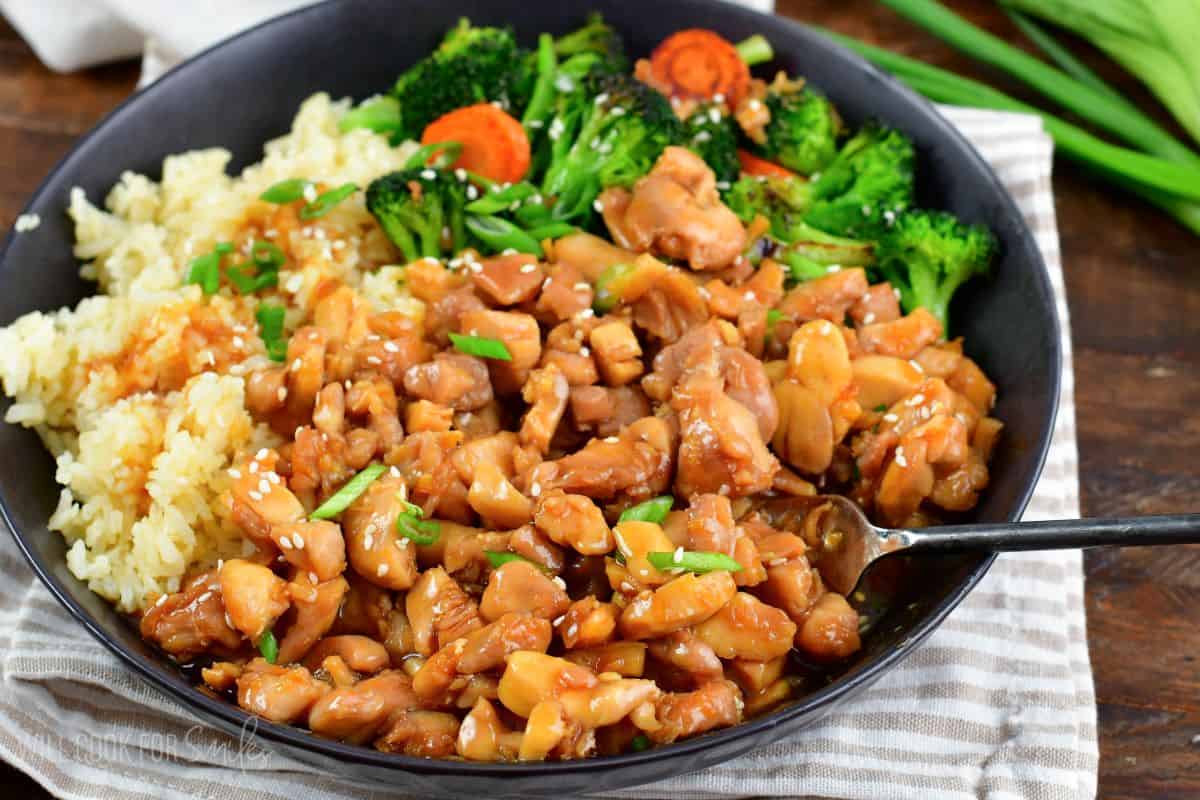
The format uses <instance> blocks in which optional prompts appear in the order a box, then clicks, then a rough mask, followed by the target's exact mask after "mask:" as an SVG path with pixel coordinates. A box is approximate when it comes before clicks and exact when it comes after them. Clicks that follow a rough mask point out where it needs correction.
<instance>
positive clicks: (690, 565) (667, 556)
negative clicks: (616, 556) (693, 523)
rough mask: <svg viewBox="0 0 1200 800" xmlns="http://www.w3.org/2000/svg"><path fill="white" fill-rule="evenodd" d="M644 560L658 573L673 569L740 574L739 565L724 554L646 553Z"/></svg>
mask: <svg viewBox="0 0 1200 800" xmlns="http://www.w3.org/2000/svg"><path fill="white" fill-rule="evenodd" d="M646 560H647V561H649V562H650V566H652V567H654V568H655V569H657V570H659V571H660V572H668V571H670V570H673V569H678V570H683V571H684V572H696V573H705V572H716V571H718V570H728V571H729V572H740V571H741V569H742V565H741V564H739V563H738V562H736V561H734V560H733V559H732V558H730V557H729V556H727V555H725V554H724V553H705V552H696V551H690V550H676V551H675V552H673V553H646Z"/></svg>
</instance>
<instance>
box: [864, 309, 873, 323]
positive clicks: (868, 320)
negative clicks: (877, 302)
mask: <svg viewBox="0 0 1200 800" xmlns="http://www.w3.org/2000/svg"><path fill="white" fill-rule="evenodd" d="M874 321H875V312H874V311H868V312H867V313H865V314H863V324H864V325H870V324H871V323H872V322H874Z"/></svg>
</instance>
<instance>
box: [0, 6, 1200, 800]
mask: <svg viewBox="0 0 1200 800" xmlns="http://www.w3.org/2000/svg"><path fill="white" fill-rule="evenodd" d="M585 5H586V4H585ZM951 5H953V6H954V7H955V8H957V9H959V10H960V11H962V12H963V13H965V14H966V15H968V16H969V17H970V18H972V19H973V20H974V21H975V22H977V23H980V24H982V25H984V26H985V27H986V28H988V29H989V30H991V31H993V32H995V33H997V34H998V35H1001V36H1003V37H1005V38H1006V39H1009V40H1010V41H1014V42H1016V41H1020V36H1019V35H1018V34H1017V33H1016V32H1015V30H1014V29H1013V27H1012V26H1011V24H1009V23H1008V21H1007V20H1006V19H1005V18H1004V17H1003V15H1002V14H1000V13H999V12H997V11H996V10H995V8H994V5H993V3H991V2H986V1H985V0H954V1H953V2H952V3H951ZM779 7H780V11H781V13H784V14H787V15H790V16H793V17H796V18H799V19H804V20H808V21H814V22H817V23H819V24H822V25H825V26H827V27H830V28H834V29H837V30H839V31H842V32H845V33H850V34H853V35H856V36H859V37H861V38H864V39H868V40H872V41H875V42H878V43H881V44H883V45H885V46H887V47H890V48H893V49H896V50H899V51H901V52H904V53H906V54H908V55H911V56H915V57H917V58H921V59H924V60H926V61H929V62H932V63H935V64H938V65H940V66H944V67H949V68H951V69H954V70H956V71H959V72H961V73H965V74H969V75H971V76H973V77H977V78H980V79H984V80H989V81H994V82H996V84H997V85H999V86H1001V87H1002V88H1005V89H1006V90H1008V91H1010V92H1014V93H1017V94H1022V92H1021V90H1020V88H1019V87H1017V86H1015V85H1013V84H1012V82H1011V81H1008V80H1006V79H1004V78H1002V77H1000V76H999V75H997V74H996V73H995V72H993V71H991V70H989V69H988V68H986V67H980V66H978V65H975V64H972V63H971V62H969V61H968V60H966V59H965V58H963V57H961V56H959V55H958V54H957V53H955V52H954V51H952V50H950V49H949V48H948V47H946V46H945V45H943V44H941V43H940V42H938V41H937V40H935V39H933V38H931V37H930V36H928V35H926V34H924V33H923V32H922V31H920V30H917V29H916V28H914V27H913V26H911V25H910V24H908V23H907V22H905V21H903V20H901V19H900V18H898V17H897V16H896V15H895V14H893V13H892V12H890V11H888V10H887V9H885V8H883V7H882V6H879V5H878V4H876V3H875V2H873V0H840V2H836V3H834V2H828V0H779ZM0 24H2V23H0ZM1091 60H1092V61H1094V62H1095V63H1094V64H1093V65H1094V66H1096V67H1098V68H1099V69H1100V70H1101V72H1102V73H1103V74H1104V75H1105V77H1108V78H1111V79H1112V80H1113V82H1114V83H1115V84H1116V85H1117V86H1118V87H1119V88H1120V89H1121V90H1122V91H1123V92H1125V93H1126V94H1127V95H1128V96H1129V97H1131V98H1132V99H1133V100H1134V101H1135V102H1137V103H1138V104H1139V105H1140V106H1142V107H1143V108H1151V107H1154V108H1156V106H1155V105H1154V104H1153V102H1152V100H1151V99H1150V98H1149V96H1148V95H1147V94H1146V93H1145V92H1144V91H1142V90H1141V88H1140V87H1139V86H1137V85H1136V83H1134V82H1133V81H1131V80H1129V79H1127V78H1126V77H1125V76H1123V75H1121V74H1120V73H1119V72H1117V71H1116V70H1113V69H1112V68H1111V66H1110V65H1107V64H1105V63H1103V61H1102V60H1099V59H1091ZM137 72H138V70H137V66H136V65H135V64H132V63H126V64H120V65H115V66H111V67H104V68H100V69H94V70H90V71H88V72H84V73H81V74H78V75H71V76H62V75H55V74H53V73H51V72H49V71H48V70H46V69H45V68H44V67H42V66H41V64H40V63H39V62H38V61H37V59H36V58H35V57H34V56H33V54H32V52H31V51H30V50H29V48H28V47H27V46H26V45H25V44H24V43H23V42H22V41H21V40H20V38H19V37H18V36H17V35H16V34H15V33H14V32H13V31H12V30H11V29H10V28H8V27H7V26H3V27H0V174H3V175H4V178H5V179H4V181H3V182H0V230H3V229H6V228H7V227H8V226H9V225H11V223H12V221H13V220H14V219H15V217H16V215H17V214H18V212H19V210H20V208H21V207H22V206H23V204H24V203H25V200H26V199H27V197H28V195H29V194H30V192H32V191H33V189H34V188H35V187H36V186H37V185H38V183H39V182H40V181H41V179H42V177H43V176H44V175H45V174H46V172H47V171H48V170H49V169H50V168H51V167H52V166H53V165H54V163H55V162H56V161H57V160H58V159H59V158H60V157H61V156H62V155H63V154H64V153H65V152H66V151H67V149H68V148H69V147H70V146H71V144H72V143H73V142H74V141H75V139H76V138H77V137H78V136H79V135H80V134H82V133H84V132H85V131H86V130H87V129H88V128H90V127H91V126H92V125H93V124H94V123H95V122H96V121H97V120H98V119H99V118H100V117H101V116H102V115H103V114H105V113H106V112H107V111H108V110H110V109H111V108H112V107H113V106H114V105H116V104H117V103H118V102H119V101H120V100H121V99H123V98H124V97H125V96H126V95H128V93H129V92H130V90H131V89H132V88H133V85H134V81H135V80H136V77H137ZM1022 96H1027V95H1022ZM1056 170H1057V174H1056V176H1055V180H1054V187H1055V191H1056V193H1057V198H1058V217H1059V225H1060V228H1061V232H1062V244H1063V252H1064V258H1065V263H1066V274H1067V287H1068V296H1069V301H1070V305H1071V317H1072V323H1073V324H1072V339H1073V342H1074V345H1075V375H1076V381H1077V404H1078V418H1079V448H1080V455H1081V474H1080V480H1081V483H1082V486H1081V488H1082V499H1083V511H1084V514H1085V515H1089V516H1100V515H1117V514H1154V513H1171V512H1183V511H1188V510H1195V508H1196V506H1197V499H1198V498H1200V458H1198V457H1197V449H1198V446H1200V413H1197V410H1198V409H1200V264H1198V262H1200V259H1198V258H1197V256H1196V253H1197V252H1198V251H1200V239H1198V238H1196V237H1195V236H1193V235H1192V234H1190V233H1188V232H1187V231H1185V230H1184V229H1183V228H1181V227H1180V226H1178V225H1176V224H1175V223H1174V222H1172V221H1171V220H1169V219H1167V218H1165V217H1164V216H1163V215H1161V214H1160V213H1159V212H1158V211H1156V210H1155V209H1152V208H1150V207H1149V206H1146V205H1144V204H1142V203H1141V202H1139V201H1137V200H1134V199H1132V198H1131V197H1129V196H1127V195H1124V194H1121V193H1119V192H1117V191H1115V190H1113V189H1109V188H1106V187H1103V186H1100V185H1098V184H1096V183H1095V182H1093V181H1092V180H1090V179H1089V178H1088V177H1087V176H1086V175H1085V174H1084V173H1083V172H1082V171H1081V170H1079V169H1077V168H1075V167H1073V166H1072V165H1070V164H1067V163H1064V162H1059V163H1058V164H1056ZM1087 577H1088V587H1087V599H1088V604H1087V605H1088V635H1089V638H1090V642H1091V649H1092V661H1093V665H1094V667H1095V673H1096V695H1097V698H1098V700H1099V730H1100V797H1102V798H1106V799H1107V798H1113V799H1115V798H1130V799H1132V798H1137V800H1147V798H1167V797H1171V798H1179V797H1196V796H1200V662H1198V661H1197V658H1198V657H1200V547H1194V548H1173V549H1171V550H1158V551H1155V550H1152V549H1127V550H1119V551H1112V552H1096V553H1089V554H1088V558H1087ZM0 794H2V795H3V796H7V797H16V796H23V797H29V798H33V797H43V796H45V793H44V792H43V791H42V790H41V789H40V788H39V787H37V785H36V784H34V783H33V782H32V781H31V780H29V779H28V778H26V777H25V776H24V775H22V774H21V773H19V772H17V771H16V770H14V769H12V768H10V767H6V766H3V765H0Z"/></svg>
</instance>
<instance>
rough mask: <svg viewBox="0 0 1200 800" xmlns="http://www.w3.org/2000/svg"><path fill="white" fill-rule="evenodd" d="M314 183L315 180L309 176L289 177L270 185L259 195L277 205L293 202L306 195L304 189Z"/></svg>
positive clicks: (260, 197)
mask: <svg viewBox="0 0 1200 800" xmlns="http://www.w3.org/2000/svg"><path fill="white" fill-rule="evenodd" d="M312 185H313V182H312V181H310V180H308V179H307V178H289V179H288V180H286V181H280V182H279V183H275V184H272V185H271V186H268V187H267V190H266V191H265V192H263V193H262V194H260V195H259V196H258V199H259V200H265V201H266V202H268V203H274V204H276V205H283V204H284V203H293V202H295V201H297V200H299V199H300V198H301V197H304V191H305V190H306V189H308V187H310V186H312Z"/></svg>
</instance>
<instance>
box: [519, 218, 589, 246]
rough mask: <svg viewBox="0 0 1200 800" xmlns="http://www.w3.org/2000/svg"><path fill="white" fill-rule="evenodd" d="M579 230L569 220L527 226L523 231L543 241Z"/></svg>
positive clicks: (559, 237)
mask: <svg viewBox="0 0 1200 800" xmlns="http://www.w3.org/2000/svg"><path fill="white" fill-rule="evenodd" d="M578 231H579V228H577V227H575V226H574V225H572V224H570V223H569V222H550V223H547V224H545V225H538V226H537V227H534V228H528V229H527V230H526V231H525V232H526V233H528V234H529V235H530V236H532V237H533V238H534V239H537V240H538V241H539V242H544V241H545V240H547V239H561V238H562V237H564V236H570V235H571V234H572V233H576V232H578Z"/></svg>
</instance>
